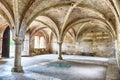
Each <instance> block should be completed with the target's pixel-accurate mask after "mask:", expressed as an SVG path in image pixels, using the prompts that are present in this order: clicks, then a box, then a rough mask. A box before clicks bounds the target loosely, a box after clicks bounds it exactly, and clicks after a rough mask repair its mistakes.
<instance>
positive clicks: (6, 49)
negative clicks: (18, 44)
mask: <svg viewBox="0 0 120 80" xmlns="http://www.w3.org/2000/svg"><path fill="white" fill-rule="evenodd" d="M2 41H3V42H2V57H6V58H8V57H9V56H10V28H9V27H7V28H6V30H5V31H4V34H3V40H2Z"/></svg>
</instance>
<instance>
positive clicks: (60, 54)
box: [57, 41, 63, 60]
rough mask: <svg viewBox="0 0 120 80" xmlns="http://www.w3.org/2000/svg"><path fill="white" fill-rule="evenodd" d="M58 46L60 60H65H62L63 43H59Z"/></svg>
mask: <svg viewBox="0 0 120 80" xmlns="http://www.w3.org/2000/svg"><path fill="white" fill-rule="evenodd" d="M57 44H58V59H59V60H63V58H62V41H59V42H57Z"/></svg>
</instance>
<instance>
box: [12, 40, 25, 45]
mask: <svg viewBox="0 0 120 80" xmlns="http://www.w3.org/2000/svg"><path fill="white" fill-rule="evenodd" d="M14 42H15V44H16V45H21V44H22V43H23V42H24V39H14Z"/></svg>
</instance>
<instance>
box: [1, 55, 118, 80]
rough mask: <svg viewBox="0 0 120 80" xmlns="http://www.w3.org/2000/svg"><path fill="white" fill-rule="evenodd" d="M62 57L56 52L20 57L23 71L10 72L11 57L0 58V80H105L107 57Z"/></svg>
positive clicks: (12, 60) (12, 61)
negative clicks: (61, 59)
mask: <svg viewBox="0 0 120 80" xmlns="http://www.w3.org/2000/svg"><path fill="white" fill-rule="evenodd" d="M63 58H64V60H63V61H58V60H57V55H56V54H49V55H40V56H34V57H22V65H23V68H24V73H13V72H11V68H12V67H13V63H14V59H13V58H11V59H1V60H0V80H106V74H107V71H108V70H107V66H108V62H109V59H107V58H99V57H98V58H96V57H84V56H71V55H63ZM109 79H110V78H109ZM110 80H113V79H110ZM114 80H115V79H114ZM116 80H117V79H116ZM118 80H119V79H118Z"/></svg>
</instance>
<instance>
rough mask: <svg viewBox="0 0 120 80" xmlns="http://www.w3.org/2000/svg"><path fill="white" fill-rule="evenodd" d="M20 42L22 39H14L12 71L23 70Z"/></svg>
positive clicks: (21, 42)
mask: <svg viewBox="0 0 120 80" xmlns="http://www.w3.org/2000/svg"><path fill="white" fill-rule="evenodd" d="M22 44H23V40H15V60H14V67H13V69H12V72H23V68H22V66H21V52H22V49H21V48H22Z"/></svg>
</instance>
